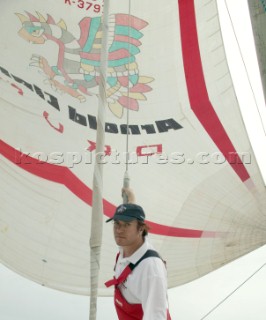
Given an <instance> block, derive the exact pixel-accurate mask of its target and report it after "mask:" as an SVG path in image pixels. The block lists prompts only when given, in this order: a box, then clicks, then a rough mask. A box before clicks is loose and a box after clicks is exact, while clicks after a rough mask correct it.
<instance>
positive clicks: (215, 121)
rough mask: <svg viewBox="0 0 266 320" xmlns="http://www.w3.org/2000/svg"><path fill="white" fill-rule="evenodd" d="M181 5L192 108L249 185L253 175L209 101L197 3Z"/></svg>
mask: <svg viewBox="0 0 266 320" xmlns="http://www.w3.org/2000/svg"><path fill="white" fill-rule="evenodd" d="M178 3H179V16H180V29H181V42H182V52H183V61H184V69H185V76H186V83H187V89H188V95H189V100H190V105H191V108H192V110H193V112H194V113H195V115H196V116H197V118H198V119H199V121H200V122H201V124H202V125H203V127H204V128H205V130H206V131H207V133H208V134H209V136H210V137H211V138H212V140H213V141H214V143H215V144H216V145H217V147H218V148H219V149H220V151H221V152H222V154H223V155H224V157H225V158H226V159H227V161H228V162H229V164H230V165H231V167H232V168H233V170H234V171H235V172H236V174H237V175H238V176H239V178H240V179H241V180H242V181H243V182H245V181H246V180H248V179H249V178H250V176H249V174H248V172H247V170H246V168H245V166H244V164H243V163H242V161H241V159H240V157H239V156H238V155H237V152H236V150H235V148H234V146H233V144H232V142H231V140H230V138H229V137H228V135H227V133H226V131H225V129H224V127H223V125H222V123H221V122H220V120H219V118H218V116H217V114H216V112H215V110H214V108H213V106H212V104H211V102H210V100H209V96H208V92H207V88H206V83H205V79H204V73H203V67H202V62H201V57H200V49H199V43H198V35H197V25H196V15H195V7H194V1H193V0H178ZM232 153H235V155H236V158H235V159H236V161H234V163H230V154H232ZM231 162H232V161H231Z"/></svg>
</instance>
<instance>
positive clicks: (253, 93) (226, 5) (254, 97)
mask: <svg viewBox="0 0 266 320" xmlns="http://www.w3.org/2000/svg"><path fill="white" fill-rule="evenodd" d="M224 3H225V7H226V10H227V13H228V17H229V19H230V23H231V26H232V29H233V33H234V36H235V39H236V43H237V46H238V50H239V53H240V56H241V60H242V63H243V65H244V68H245V71H246V75H247V79H248V83H249V86H250V88H251V91H252V95H253V99H254V101H255V105H256V108H257V111H258V113H259V117H260V121H261V124H262V128H263V131H264V134H265V135H266V131H265V127H264V123H263V120H262V115H261V113H260V110H259V107H258V103H257V99H256V95H255V92H254V90H253V87H252V84H251V81H250V77H249V74H248V70H247V66H246V63H245V60H244V57H243V55H242V50H241V47H240V44H239V42H238V39H237V35H236V31H235V27H234V24H233V20H232V17H231V14H230V11H229V8H228V4H227V0H224Z"/></svg>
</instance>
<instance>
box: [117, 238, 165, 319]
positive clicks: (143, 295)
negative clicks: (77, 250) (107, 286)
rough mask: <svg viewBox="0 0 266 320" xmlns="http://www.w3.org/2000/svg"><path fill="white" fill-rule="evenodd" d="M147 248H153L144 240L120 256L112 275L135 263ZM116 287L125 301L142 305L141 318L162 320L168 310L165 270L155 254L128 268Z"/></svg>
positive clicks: (118, 273) (121, 252)
mask: <svg viewBox="0 0 266 320" xmlns="http://www.w3.org/2000/svg"><path fill="white" fill-rule="evenodd" d="M148 249H153V250H154V248H153V247H152V245H151V243H149V242H148V240H147V239H145V242H144V243H143V245H142V246H141V247H140V248H139V249H138V250H137V251H136V252H135V253H134V254H132V255H131V256H130V257H126V258H123V251H122V249H121V248H120V255H119V258H118V261H117V264H116V268H115V276H116V278H118V277H119V275H120V274H121V273H122V271H123V270H124V269H125V267H126V266H127V265H128V264H129V263H133V264H135V263H136V262H137V261H138V260H139V259H140V258H141V257H142V256H143V255H144V254H145V252H146V251H147V250H148ZM119 289H120V291H121V293H122V294H123V296H124V298H125V299H126V300H127V302H129V303H137V304H142V309H143V312H144V316H143V320H165V319H166V312H167V309H168V302H167V273H166V268H165V265H164V263H163V261H162V260H161V259H159V258H157V257H149V258H147V259H144V260H143V261H141V263H140V264H139V265H138V266H137V267H136V268H135V269H134V270H133V271H132V273H131V274H130V275H129V276H128V278H127V280H126V281H125V282H124V283H122V284H120V286H119Z"/></svg>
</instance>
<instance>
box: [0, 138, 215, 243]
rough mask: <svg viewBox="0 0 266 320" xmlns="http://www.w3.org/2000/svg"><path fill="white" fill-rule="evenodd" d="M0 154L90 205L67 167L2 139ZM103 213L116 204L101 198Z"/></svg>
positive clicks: (165, 231) (189, 233) (180, 233)
mask: <svg viewBox="0 0 266 320" xmlns="http://www.w3.org/2000/svg"><path fill="white" fill-rule="evenodd" d="M0 154H2V155H3V156H4V157H5V158H6V159H8V160H9V161H10V162H12V163H14V164H15V165H17V166H19V167H20V168H21V169H23V170H25V171H27V172H29V173H31V174H33V175H35V176H37V177H40V178H43V179H46V180H49V181H51V182H56V183H60V184H62V185H65V186H66V188H68V189H69V190H70V191H71V192H72V193H73V194H75V195H76V196H77V197H78V198H79V199H81V200H82V201H84V202H85V203H87V204H88V205H90V206H91V205H92V189H90V188H89V187H88V186H87V185H86V184H85V183H83V182H82V181H81V180H80V179H79V178H78V177H77V176H75V175H74V174H73V173H72V172H71V170H70V169H69V168H67V167H63V166H58V165H54V164H50V163H43V162H42V161H40V160H38V159H35V158H32V157H30V156H29V155H26V154H23V153H22V152H20V151H18V150H16V149H15V148H13V147H11V146H10V145H8V144H7V143H5V142H4V141H3V140H0ZM103 208H104V214H105V215H106V216H107V217H111V216H112V215H113V213H114V212H115V208H116V206H115V205H114V204H112V203H110V202H109V201H107V200H105V199H103ZM147 223H148V224H149V225H150V227H151V230H150V233H153V234H158V235H164V236H171V237H183V238H201V237H205V238H215V237H218V236H220V233H218V232H213V231H207V232H206V231H203V230H192V229H184V228H176V227H171V226H166V225H162V224H158V223H155V222H152V221H147Z"/></svg>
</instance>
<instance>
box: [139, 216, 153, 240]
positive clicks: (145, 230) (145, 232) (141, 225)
mask: <svg viewBox="0 0 266 320" xmlns="http://www.w3.org/2000/svg"><path fill="white" fill-rule="evenodd" d="M137 222H138V225H137V228H138V230H139V229H140V228H142V230H143V231H142V237H143V238H144V237H145V236H147V235H148V231H149V230H150V226H149V225H147V224H146V223H145V222H143V221H139V220H137Z"/></svg>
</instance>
